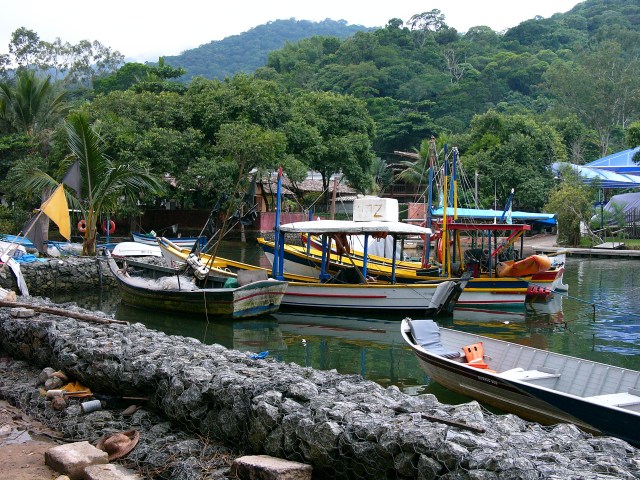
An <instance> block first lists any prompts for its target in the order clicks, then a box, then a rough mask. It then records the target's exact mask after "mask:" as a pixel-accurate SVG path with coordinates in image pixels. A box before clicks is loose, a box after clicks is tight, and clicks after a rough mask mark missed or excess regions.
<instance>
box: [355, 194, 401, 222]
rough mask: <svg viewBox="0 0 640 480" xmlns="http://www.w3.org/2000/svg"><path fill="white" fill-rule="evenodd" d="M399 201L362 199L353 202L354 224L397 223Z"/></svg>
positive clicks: (391, 199) (374, 198)
mask: <svg viewBox="0 0 640 480" xmlns="http://www.w3.org/2000/svg"><path fill="white" fill-rule="evenodd" d="M398 218H399V215H398V200H396V199H395V198H380V197H366V196H365V197H361V198H356V199H355V200H354V202H353V221H354V222H374V221H378V222H397V221H398Z"/></svg>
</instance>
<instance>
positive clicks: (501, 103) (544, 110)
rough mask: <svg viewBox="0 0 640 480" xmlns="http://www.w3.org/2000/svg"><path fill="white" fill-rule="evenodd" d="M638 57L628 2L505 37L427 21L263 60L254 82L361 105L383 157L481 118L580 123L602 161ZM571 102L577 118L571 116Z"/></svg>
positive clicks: (594, 3)
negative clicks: (494, 115) (349, 98)
mask: <svg viewBox="0 0 640 480" xmlns="http://www.w3.org/2000/svg"><path fill="white" fill-rule="evenodd" d="M639 56H640V5H639V4H638V2H637V0H587V1H585V2H583V3H581V4H578V5H577V6H576V7H574V8H573V9H572V10H570V11H569V12H566V13H562V14H556V15H554V16H552V17H550V18H547V19H544V18H541V17H536V18H533V19H531V20H527V21H525V22H523V23H521V24H520V25H518V26H514V27H513V28H511V29H509V30H508V31H506V32H505V33H504V34H502V33H498V32H495V31H493V30H491V29H490V28H489V27H483V26H478V27H473V28H470V29H469V30H468V31H467V32H465V33H460V32H458V31H457V30H456V29H455V28H453V27H451V26H448V25H447V24H446V22H445V17H444V15H442V14H441V12H440V11H439V10H432V11H431V12H425V13H422V14H419V15H416V16H414V17H413V18H412V19H411V20H410V21H407V22H403V21H401V20H399V19H393V20H391V21H389V23H388V24H387V25H386V26H385V27H384V28H381V29H377V30H375V31H368V32H358V33H356V34H355V35H354V36H353V37H350V38H348V39H345V40H343V41H341V42H336V43H334V42H328V41H327V40H326V39H320V38H311V39H304V40H301V41H300V42H298V43H297V44H287V45H286V46H285V47H284V48H283V49H281V50H279V51H275V52H272V53H271V54H270V55H269V62H268V64H267V66H266V67H265V68H262V69H259V70H258V71H257V75H258V76H259V77H261V78H269V79H275V80H276V81H279V82H280V83H283V84H284V85H286V86H287V87H289V88H291V89H299V88H302V89H310V90H322V91H332V92H336V93H341V94H352V95H355V96H357V97H360V98H363V99H365V100H366V101H367V103H368V106H369V111H370V113H371V114H372V116H373V117H374V118H375V120H376V123H377V138H376V142H375V144H374V147H375V149H376V151H377V152H379V153H380V154H383V153H384V152H391V151H393V150H395V149H407V148H412V147H413V148H415V147H418V146H419V145H420V142H421V141H422V140H423V139H424V138H427V137H428V136H429V135H431V134H432V133H433V134H439V135H442V134H443V133H444V132H451V133H459V132H464V131H465V130H466V129H468V127H469V126H470V122H471V120H472V118H473V117H474V115H478V114H483V113H485V112H487V111H488V110H490V109H495V110H497V111H499V112H503V113H507V114H516V113H520V114H534V115H545V116H546V118H547V119H551V118H558V119H563V118H564V119H566V116H567V115H568V114H569V113H571V112H574V113H577V114H578V116H579V117H580V120H581V121H582V122H584V123H586V124H587V125H588V126H589V127H590V128H593V129H595V131H596V133H594V134H593V136H592V137H593V138H596V139H597V140H596V144H599V145H598V146H599V148H600V150H601V151H602V152H605V151H607V149H608V148H610V146H611V145H613V144H614V143H617V145H616V146H618V147H619V146H620V142H621V140H622V137H621V131H622V128H623V127H624V125H625V123H628V121H629V120H634V119H635V118H637V110H634V108H635V106H636V105H637V101H638V99H637V98H636V94H632V95H630V94H629V92H631V91H635V90H634V89H635V84H637V82H638V77H639V75H638V58H639ZM606 82H610V84H609V85H607V86H605V83H606ZM611 82H613V83H611ZM598 89H600V90H598ZM603 94H606V95H607V96H609V99H608V100H606V99H605V97H604V96H603ZM576 96H577V97H580V98H579V99H578V98H574V97H576ZM578 100H582V101H584V102H585V108H574V107H578V106H579V105H578ZM625 103H626V106H625V107H624V108H623V109H622V110H620V109H619V110H617V111H613V110H614V107H615V106H616V105H622V104H625ZM632 105H634V106H632ZM605 123H606V124H607V125H608V126H607V127H606V128H605V127H604V126H603V124H605ZM616 129H618V130H616ZM611 142H613V143H611ZM582 154H584V151H583V152H582ZM583 159H584V156H583Z"/></svg>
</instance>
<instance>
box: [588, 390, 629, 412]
mask: <svg viewBox="0 0 640 480" xmlns="http://www.w3.org/2000/svg"><path fill="white" fill-rule="evenodd" d="M585 400H589V401H590V402H594V403H598V404H600V405H604V406H607V407H628V406H631V405H637V404H640V390H636V389H635V388H630V389H629V391H628V392H619V393H609V394H606V395H594V396H593V397H585Z"/></svg>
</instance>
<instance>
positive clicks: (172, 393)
mask: <svg viewBox="0 0 640 480" xmlns="http://www.w3.org/2000/svg"><path fill="white" fill-rule="evenodd" d="M0 345H1V347H2V349H3V350H4V351H5V352H7V353H9V354H10V355H12V356H15V357H20V358H24V359H26V360H28V361H29V362H30V363H31V364H34V365H37V366H39V367H43V366H51V367H53V368H56V369H60V370H63V371H64V372H66V373H67V374H68V375H69V376H71V377H73V378H74V379H76V380H78V381H80V382H81V383H82V384H85V385H87V386H89V387H90V388H91V389H92V390H93V391H94V392H105V393H114V394H119V395H133V396H147V397H149V402H148V405H149V407H150V408H151V410H154V411H156V412H158V413H161V414H163V415H165V416H166V417H167V418H168V419H170V420H171V421H172V422H173V425H177V426H179V427H180V429H181V430H183V431H185V432H191V434H197V435H199V436H201V438H203V439H207V441H209V442H216V443H219V444H223V445H227V446H233V447H234V450H235V451H236V452H239V451H242V452H244V453H252V454H267V455H272V456H276V457H280V458H287V459H290V460H295V461H300V462H305V463H309V464H311V465H312V466H313V469H314V478H332V479H333V478H336V479H341V478H344V479H349V480H352V479H359V478H363V479H365V478H366V479H373V478H375V479H385V478H396V479H404V478H417V479H429V478H446V479H457V478H460V479H463V478H464V479H468V478H474V479H479V478H482V479H501V478H558V479H560V478H563V479H572V478H581V479H582V478H585V479H589V478H593V479H595V478H597V479H613V478H629V479H631V478H640V454H639V453H638V450H636V449H635V448H633V447H631V446H630V445H628V444H627V443H626V442H623V441H621V440H617V439H614V438H610V437H592V436H591V435H589V434H586V433H583V432H581V431H580V430H579V429H577V428H576V427H575V426H571V425H558V426H555V427H541V426H540V425H538V424H534V423H529V422H525V421H524V420H521V419H519V418H518V417H515V416H513V415H493V414H491V413H489V412H487V411H485V410H484V409H482V408H481V407H480V406H479V405H478V404H477V403H476V402H471V403H469V404H465V405H458V406H451V405H444V404H441V403H439V402H438V401H437V400H436V398H435V397H434V396H433V395H419V396H410V395H406V394H404V393H402V392H400V391H399V390H398V389H397V388H396V387H389V388H383V387H381V386H379V385H377V384H376V383H374V382H371V381H367V380H363V379H362V378H360V377H359V376H354V375H341V374H338V373H337V372H335V371H318V370H314V369H311V368H304V367H301V366H298V365H295V364H285V363H281V362H277V361H274V360H272V359H269V358H266V359H253V358H251V354H249V353H243V352H239V351H234V350H228V349H226V348H224V347H222V346H220V345H203V344H201V343H200V342H199V341H197V340H195V339H191V338H185V337H178V336H168V335H166V334H164V333H160V332H156V331H153V330H149V329H147V328H146V327H144V326H143V325H141V324H133V325H107V326H105V325H95V324H90V323H86V322H78V321H75V320H71V319H61V318H60V317H52V316H47V315H39V316H38V317H36V318H34V319H14V318H12V317H11V316H10V315H9V313H8V310H7V309H0ZM91 415H94V414H90V415H87V416H86V417H85V418H87V419H89V417H90V416H91ZM148 426H149V425H145V424H141V427H142V428H143V429H144V428H147V427H148ZM78 428H80V427H78ZM83 428H84V427H83ZM91 428H93V427H92V426H91V425H90V424H89V425H87V426H86V430H85V434H86V435H89V434H90V433H91ZM150 428H151V429H152V428H153V427H150ZM141 433H142V437H143V438H144V436H145V431H144V430H143V431H142V432H141ZM193 478H198V477H193ZM203 478H204V477H203Z"/></svg>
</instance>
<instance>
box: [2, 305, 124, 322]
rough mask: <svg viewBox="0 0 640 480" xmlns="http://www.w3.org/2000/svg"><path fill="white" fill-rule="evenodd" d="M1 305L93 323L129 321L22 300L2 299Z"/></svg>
mask: <svg viewBox="0 0 640 480" xmlns="http://www.w3.org/2000/svg"><path fill="white" fill-rule="evenodd" d="M0 307H8V308H19V307H22V308H30V309H31V310H34V311H36V312H40V313H49V314H51V315H58V316H60V317H68V318H75V319H76V320H84V321H85V322H93V323H105V324H109V323H117V324H120V325H127V324H128V323H129V322H125V321H123V320H114V319H112V318H104V317H98V316H97V315H91V314H88V313H80V312H71V311H69V310H65V309H64V308H56V307H45V306H43V305H31V304H30V303H21V302H6V301H4V300H0Z"/></svg>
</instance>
